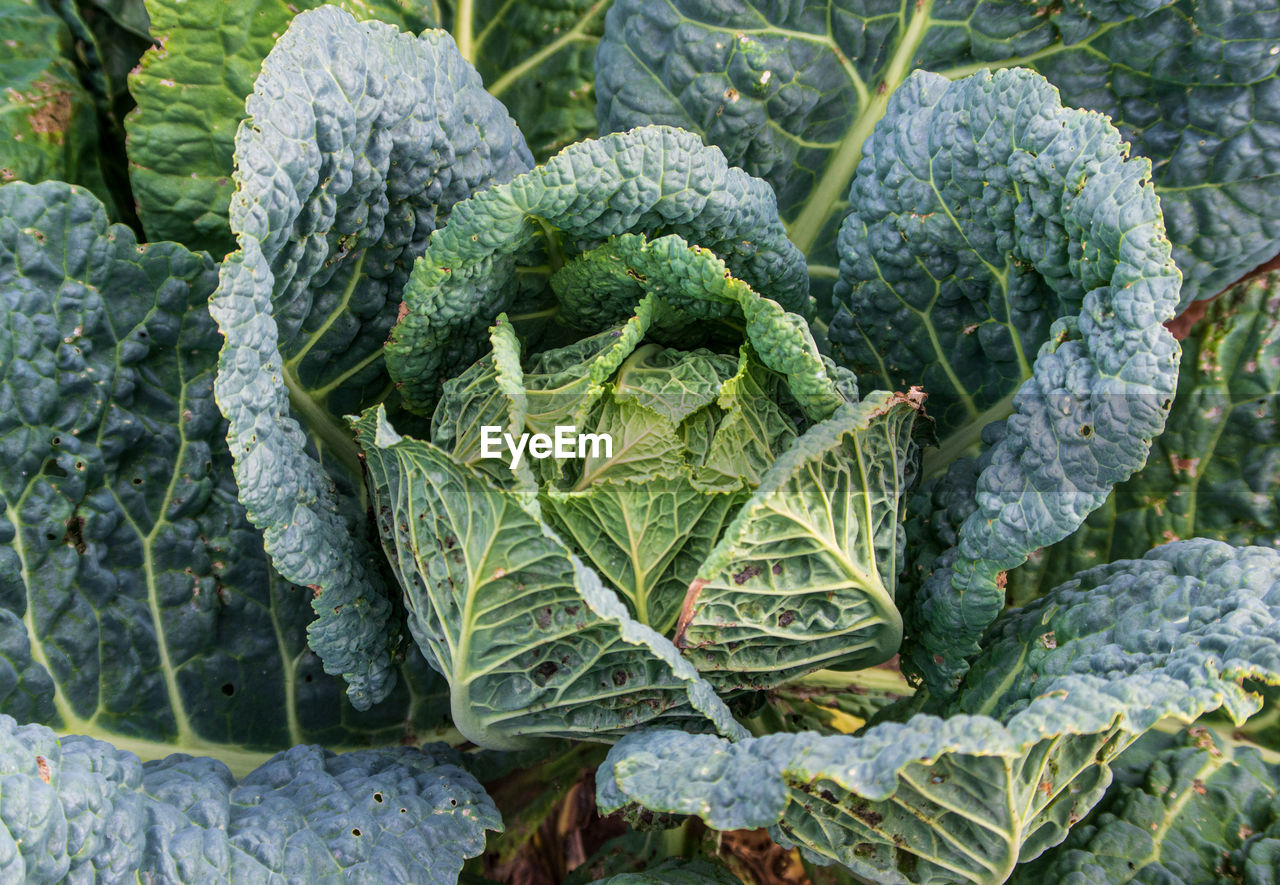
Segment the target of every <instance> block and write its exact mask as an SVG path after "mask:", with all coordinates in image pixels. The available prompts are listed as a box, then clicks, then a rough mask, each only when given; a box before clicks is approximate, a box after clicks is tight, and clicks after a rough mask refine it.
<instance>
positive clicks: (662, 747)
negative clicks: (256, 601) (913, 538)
mask: <svg viewBox="0 0 1280 885" xmlns="http://www.w3.org/2000/svg"><path fill="white" fill-rule="evenodd" d="M1277 615H1280V552H1277V551H1275V550H1270V549H1266V548H1261V547H1247V548H1234V547H1231V546H1229V545H1226V544H1223V543H1221V542H1217V541H1209V540H1194V541H1181V542H1177V543H1174V544H1170V545H1166V546H1165V547H1161V548H1157V549H1156V550H1154V551H1152V552H1151V553H1149V554H1148V555H1147V557H1146V558H1145V559H1142V560H1129V561H1122V562H1118V563H1113V564H1111V565H1109V566H1102V567H1099V568H1097V569H1093V570H1090V571H1087V572H1084V573H1082V574H1081V575H1079V576H1078V577H1077V578H1076V579H1074V580H1073V581H1070V582H1068V583H1066V584H1064V585H1062V586H1061V587H1059V588H1057V589H1055V590H1054V591H1052V592H1051V593H1050V594H1049V595H1047V596H1046V597H1045V598H1043V599H1041V600H1038V601H1037V602H1035V603H1033V604H1031V605H1029V606H1027V607H1025V608H1023V609H1018V610H1015V611H1013V612H1010V613H1008V614H1006V615H1004V616H1003V617H1002V618H1001V620H1000V621H998V622H997V623H996V625H995V626H994V627H993V628H992V630H991V631H990V632H989V633H988V634H987V636H986V637H985V638H984V642H983V650H982V654H981V655H980V656H979V658H978V659H977V660H976V661H975V662H974V666H973V669H972V670H971V671H970V673H969V675H968V677H967V679H966V681H965V683H964V686H963V690H962V692H961V693H960V695H959V697H958V700H957V702H956V704H955V707H954V709H953V710H952V712H951V714H950V715H949V716H947V717H946V718H938V717H936V716H932V715H925V714H919V715H915V716H913V717H911V718H910V719H909V720H908V721H906V722H903V723H898V722H886V723H882V724H880V725H876V726H873V727H872V728H870V729H868V730H867V731H866V732H864V733H863V734H862V735H860V736H859V737H845V736H827V737H821V736H817V735H814V734H805V733H801V734H775V735H769V736H766V737H762V738H750V739H747V740H741V741H738V742H736V743H730V742H728V741H725V740H723V739H721V738H717V737H714V736H712V735H688V734H683V733H680V732H674V731H667V730H644V731H640V732H636V733H633V734H631V735H629V736H627V737H626V738H624V739H623V740H622V741H621V742H619V743H618V744H617V745H616V746H615V747H614V748H613V750H611V752H610V756H609V758H608V759H607V760H606V762H605V766H604V768H603V770H602V776H601V778H600V779H599V782H598V788H597V789H598V799H599V804H600V806H601V808H602V810H604V811H610V810H613V809H616V808H619V807H621V806H624V805H627V804H629V803H639V804H641V805H643V806H645V807H647V808H650V809H652V810H654V811H663V812H676V813H682V814H695V815H697V816H699V817H701V818H702V819H703V820H705V821H706V822H707V823H708V824H709V825H710V826H712V827H714V828H717V829H733V828H738V827H756V826H767V825H777V827H778V829H777V831H776V835H777V836H778V837H780V838H785V839H786V840H789V841H792V842H795V843H798V844H800V845H801V846H803V847H804V848H805V849H806V850H807V853H808V854H809V856H810V857H812V858H814V859H826V860H829V861H837V862H839V863H841V864H843V865H844V866H846V867H848V868H849V869H850V870H852V871H853V872H855V873H856V874H858V875H860V876H863V877H865V878H867V879H869V880H871V881H877V882H903V881H906V882H934V883H940V882H960V883H967V882H982V883H998V882H1003V881H1005V879H1006V878H1007V877H1008V876H1009V875H1010V874H1011V873H1012V872H1013V868H1014V866H1015V864H1017V863H1018V862H1020V861H1026V860H1030V859H1032V858H1034V857H1036V856H1038V855H1039V854H1040V853H1041V852H1043V851H1044V850H1045V849H1046V848H1049V847H1051V846H1053V845H1055V844H1057V843H1058V842H1060V841H1061V840H1062V839H1063V837H1064V836H1065V835H1066V832H1067V829H1068V828H1069V827H1070V826H1071V825H1072V824H1074V823H1075V822H1076V821H1078V820H1079V819H1080V818H1081V817H1083V816H1084V814H1085V813H1086V812H1087V811H1088V810H1089V809H1090V808H1091V807H1092V806H1093V805H1094V804H1095V803H1096V802H1097V801H1098V800H1099V799H1100V798H1101V796H1102V794H1103V792H1104V791H1105V789H1106V787H1107V785H1108V783H1109V781H1110V777H1111V774H1110V770H1109V768H1108V763H1109V762H1110V760H1112V759H1113V758H1114V757H1115V756H1116V755H1117V754H1118V753H1119V752H1120V751H1121V750H1123V749H1124V748H1125V747H1126V746H1127V745H1128V744H1129V743H1131V742H1132V741H1133V740H1134V739H1135V738H1136V737H1137V736H1138V735H1140V734H1141V733H1142V732H1144V731H1146V730H1148V729H1150V728H1151V727H1152V726H1153V725H1154V724H1155V723H1156V722H1157V720H1159V719H1160V718H1161V717H1164V716H1176V717H1178V718H1179V719H1182V720H1184V721H1190V720H1192V719H1194V718H1195V717H1196V716H1198V715H1200V714H1201V713H1202V712H1204V711H1206V710H1210V709H1215V708H1217V707H1223V708H1224V709H1225V710H1227V711H1229V712H1230V714H1231V715H1232V717H1233V718H1234V719H1236V721H1237V722H1238V721H1241V720H1243V718H1244V717H1245V716H1247V715H1248V714H1249V713H1250V712H1252V711H1254V710H1256V709H1257V707H1258V703H1259V701H1258V698H1257V696H1256V695H1250V694H1249V693H1248V692H1247V691H1245V690H1244V689H1243V688H1242V687H1241V685H1240V680H1241V679H1243V678H1255V679H1259V680H1261V681H1265V682H1268V683H1276V682H1280V637H1277V636H1276V633H1275V628H1274V624H1275V621H1276V618H1277Z"/></svg>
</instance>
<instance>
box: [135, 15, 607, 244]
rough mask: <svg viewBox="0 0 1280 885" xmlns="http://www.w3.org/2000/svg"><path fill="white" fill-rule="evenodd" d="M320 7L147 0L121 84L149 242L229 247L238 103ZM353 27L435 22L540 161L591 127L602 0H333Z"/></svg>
mask: <svg viewBox="0 0 1280 885" xmlns="http://www.w3.org/2000/svg"><path fill="white" fill-rule="evenodd" d="M320 5H321V0H294V2H285V0H203V2H196V0H148V3H147V8H148V10H149V11H150V13H151V18H152V33H153V34H154V35H155V37H156V39H157V40H158V41H159V42H160V46H159V47H157V48H156V49H153V50H151V51H150V52H148V53H147V54H146V55H145V56H144V57H143V60H142V64H141V66H140V68H139V70H138V71H137V72H136V73H134V74H133V76H132V77H131V78H130V90H131V91H132V92H133V95H134V98H135V99H136V100H137V103H138V110H137V111H136V112H135V113H133V114H132V115H130V117H129V118H128V121H127V124H128V129H129V161H130V173H131V176H132V179H133V188H134V192H135V194H136V196H137V200H138V209H139V214H140V215H141V217H142V221H143V224H144V225H145V226H146V230H147V234H148V236H149V237H150V238H151V239H174V240H178V241H180V242H182V243H185V244H186V245H188V246H190V247H192V248H199V249H208V250H209V251H211V252H212V253H213V254H214V255H215V256H218V255H224V254H226V253H227V252H229V251H231V250H233V249H235V248H236V245H235V240H234V238H233V233H232V231H231V229H230V227H229V223H228V215H227V207H228V204H229V202H230V200H231V195H232V192H233V190H234V188H235V184H234V181H233V179H232V175H231V172H232V167H233V163H232V151H233V148H234V143H233V141H234V137H235V133H236V127H237V125H238V124H239V122H240V121H241V120H242V119H243V118H244V116H245V113H246V111H245V106H244V102H245V97H246V96H248V95H249V94H250V92H251V91H252V88H253V82H254V79H255V78H256V77H257V75H258V71H259V69H260V67H261V65H262V60H263V59H264V58H265V57H266V55H267V53H268V52H269V51H270V50H271V47H272V46H273V45H274V44H275V42H276V40H277V39H279V37H280V35H281V34H283V33H284V32H285V31H286V29H287V28H288V27H289V23H290V22H291V21H292V20H293V17H294V16H295V15H297V14H298V13H299V12H301V11H305V10H308V9H314V8H316V7H318V6H320ZM337 5H338V6H339V7H340V8H342V9H344V10H346V11H347V12H350V13H351V14H352V15H354V16H355V17H356V18H357V19H360V20H362V21H365V20H376V21H383V22H388V23H390V24H393V25H395V26H396V27H398V28H401V29H403V30H407V31H411V32H412V33H414V34H417V33H418V32H420V31H422V30H423V28H427V27H435V26H437V25H438V26H441V27H443V28H445V29H446V30H448V31H449V32H450V33H451V34H452V36H453V37H454V38H455V39H456V41H457V46H458V49H459V51H460V52H461V54H462V57H463V58H464V59H466V60H467V61H468V62H470V63H471V64H472V65H473V66H475V67H476V68H477V69H478V71H479V72H480V75H481V77H482V78H483V80H484V85H485V88H486V89H487V91H488V92H489V93H490V94H491V95H493V96H494V97H495V98H497V99H499V100H500V101H501V102H502V103H503V104H504V105H505V106H506V107H507V108H508V109H510V112H511V114H512V116H513V117H515V119H516V121H517V122H518V123H519V125H520V127H521V129H522V130H523V132H524V135H525V138H526V139H528V142H529V144H530V146H531V147H532V148H533V151H534V154H535V155H536V156H537V157H538V158H539V159H545V158H546V157H548V156H550V155H551V154H552V153H554V152H555V151H557V150H559V149H560V148H562V147H564V146H565V145H567V144H570V143H572V142H574V141H578V140H580V139H581V138H584V137H586V136H588V135H593V134H594V133H595V131H596V120H595V112H594V109H595V85H594V80H595V73H594V69H593V65H592V59H593V56H594V54H595V46H596V43H597V41H598V40H599V36H600V33H601V32H602V31H603V29H604V12H605V9H607V8H608V5H609V3H608V0H537V2H519V3H509V2H499V0H483V2H478V3H457V2H447V0H446V2H444V3H439V4H433V3H426V2H418V0H337Z"/></svg>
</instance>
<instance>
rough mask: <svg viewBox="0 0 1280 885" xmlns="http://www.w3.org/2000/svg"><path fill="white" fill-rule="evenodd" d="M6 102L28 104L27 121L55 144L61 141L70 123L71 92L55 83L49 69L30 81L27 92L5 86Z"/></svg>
mask: <svg viewBox="0 0 1280 885" xmlns="http://www.w3.org/2000/svg"><path fill="white" fill-rule="evenodd" d="M5 94H6V95H7V96H8V98H9V102H10V103H11V104H14V105H18V106H20V107H23V106H25V107H26V108H27V122H28V123H30V124H31V128H32V129H33V130H34V131H36V132H38V133H40V134H41V135H46V136H49V140H50V141H51V142H53V143H54V144H62V142H63V140H64V138H65V137H66V132H67V126H68V125H69V124H70V123H71V92H70V91H69V90H67V89H65V88H63V87H62V86H60V85H59V84H58V83H56V82H55V81H54V80H53V78H52V76H51V75H50V74H49V73H45V74H44V75H43V76H41V78H40V79H39V80H36V81H35V82H34V83H32V84H31V90H30V91H29V92H19V91H18V90H16V89H6V90H5Z"/></svg>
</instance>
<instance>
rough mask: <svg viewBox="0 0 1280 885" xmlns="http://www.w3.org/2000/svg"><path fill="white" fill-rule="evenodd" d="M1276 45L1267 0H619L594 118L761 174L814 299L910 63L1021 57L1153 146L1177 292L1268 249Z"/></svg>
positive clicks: (1277, 109)
mask: <svg viewBox="0 0 1280 885" xmlns="http://www.w3.org/2000/svg"><path fill="white" fill-rule="evenodd" d="M1277 45H1280V18H1277V16H1276V12H1275V4H1274V3H1273V2H1271V0H1230V2H1201V0H1179V2H1176V3H1173V2H1169V0H1133V2H1113V0H1079V2H1070V3H1058V4H1041V3H1035V2H1012V3H998V4H992V3H983V2H979V0H958V2H947V3H943V2H940V0H921V2H917V0H899V2H881V3H871V2H866V0H823V2H818V3H795V4H790V5H787V6H777V5H776V4H765V3H759V2H752V0H745V2H741V3H737V4H734V5H733V6H731V7H725V6H724V5H722V4H717V3H711V2H706V0H683V2H679V3H677V2H673V0H665V2H657V3H655V2H650V0H619V2H618V3H617V4H616V5H615V6H614V8H613V9H612V10H611V11H610V13H609V15H608V16H607V18H606V20H605V33H604V37H603V39H602V40H601V43H600V50H599V55H598V58H597V61H596V68H597V70H598V72H599V73H598V79H599V83H598V87H597V93H598V102H599V103H598V106H597V113H598V116H599V117H600V127H601V131H602V132H616V131H621V130H625V129H629V128H631V127H633V126H643V125H646V124H651V123H662V124H665V125H668V126H679V127H682V128H684V129H688V130H690V131H693V132H696V133H698V134H699V135H701V136H702V137H703V138H704V140H705V141H706V142H707V143H708V144H714V145H716V146H718V147H720V148H721V149H722V150H723V151H724V152H725V154H726V156H728V158H729V162H731V163H734V164H736V165H741V166H742V167H743V168H744V169H746V171H748V172H750V173H751V174H753V175H758V176H760V177H761V178H763V179H765V180H766V181H768V182H769V183H770V184H771V185H773V186H774V188H776V189H777V191H778V202H779V205H780V206H781V208H782V217H783V218H784V219H785V220H786V223H787V231H788V233H789V234H790V235H791V237H792V239H793V240H794V241H795V243H796V244H797V245H798V246H799V247H800V249H801V250H802V251H803V252H804V253H805V254H806V255H807V256H809V258H810V270H811V273H812V274H813V276H814V280H815V290H816V292H817V294H819V296H820V298H821V299H823V300H824V301H825V296H826V293H829V292H830V288H831V285H832V282H833V281H834V279H835V276H836V264H837V261H838V260H839V258H838V256H839V255H840V250H839V249H838V248H837V247H836V244H835V240H836V233H837V230H838V229H839V227H840V225H841V220H842V219H843V217H844V215H845V213H846V212H847V211H848V205H847V203H846V196H847V195H848V193H849V187H850V181H851V180H853V179H854V178H855V171H856V170H857V169H858V166H859V161H860V159H861V158H862V156H863V155H864V153H865V152H866V146H865V142H866V139H867V137H868V136H869V135H870V134H871V132H872V129H873V127H874V126H875V125H876V124H877V121H878V120H880V118H881V117H883V116H884V115H885V114H886V113H887V109H888V107H889V104H890V102H892V101H893V96H894V95H895V93H896V91H897V90H898V89H900V88H901V87H902V86H903V85H904V84H905V83H907V82H909V75H910V74H911V72H912V71H913V70H925V71H931V72H934V73H937V74H939V75H941V76H943V77H946V78H947V79H949V80H960V79H963V78H965V77H968V76H969V75H971V74H973V73H975V72H976V71H979V70H982V69H984V68H986V69H993V70H994V69H998V68H1012V67H1024V68H1031V69H1033V70H1036V71H1038V72H1039V73H1041V74H1043V75H1044V76H1045V77H1046V78H1048V80H1049V82H1050V83H1052V84H1053V85H1054V86H1056V87H1057V88H1058V89H1059V90H1061V101H1062V104H1063V105H1065V106H1068V107H1084V108H1088V109H1091V110H1095V111H1099V112H1101V113H1104V114H1106V115H1108V116H1109V117H1110V118H1111V120H1112V121H1113V122H1114V123H1115V125H1116V126H1117V127H1118V128H1119V129H1120V132H1121V136H1122V137H1123V138H1124V140H1125V141H1127V142H1129V143H1131V144H1132V145H1133V148H1134V151H1135V152H1136V153H1137V154H1139V155H1141V156H1144V157H1147V158H1148V159H1150V160H1151V163H1152V169H1153V172H1152V182H1153V184H1154V186H1155V189H1156V191H1157V193H1158V194H1159V196H1160V200H1161V203H1162V205H1163V207H1164V214H1165V221H1166V223H1167V224H1168V228H1169V236H1170V239H1171V240H1172V241H1173V243H1174V257H1175V259H1176V260H1177V263H1178V267H1179V268H1181V270H1182V273H1183V276H1184V277H1185V285H1184V288H1183V291H1182V304H1183V306H1185V305H1186V303H1188V302H1190V301H1192V300H1194V299H1198V298H1208V297H1210V296H1212V295H1213V294H1214V293H1216V292H1218V291H1221V290H1222V289H1224V288H1225V287H1226V286H1228V285H1230V284H1231V283H1232V282H1234V281H1235V280H1236V279H1238V278H1239V277H1240V276H1241V275H1242V274H1244V273H1246V272H1248V271H1250V270H1252V269H1253V268H1254V267H1256V266H1257V265H1258V264H1261V263H1262V262H1264V261H1266V260H1267V259H1269V258H1271V257H1272V256H1273V255H1275V253H1276V248H1275V243H1276V240H1277V238H1280V204H1278V203H1277V202H1276V200H1275V194H1276V189H1277V187H1280V166H1277V165H1276V161H1275V157H1276V156H1277V154H1276V149H1277V147H1280V127H1277V125H1276V124H1277V122H1278V121H1280V118H1278V116H1277V115H1280V103H1277V102H1276V101H1275V95H1276V89H1277V82H1278V81H1277V72H1278V70H1280V54H1277V53H1275V52H1273V50H1274V48H1275V46H1277ZM917 131H918V132H920V134H921V135H923V134H924V133H923V130H917ZM863 174H864V173H861V172H859V173H858V175H859V176H861V175H863ZM997 266H998V263H997ZM824 313H825V311H824Z"/></svg>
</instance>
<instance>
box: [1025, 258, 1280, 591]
mask: <svg viewBox="0 0 1280 885" xmlns="http://www.w3.org/2000/svg"><path fill="white" fill-rule="evenodd" d="M1278 406H1280V273H1271V274H1268V275H1265V276H1262V277H1258V278H1256V279H1253V280H1250V281H1249V282H1247V283H1242V284H1241V285H1240V286H1238V287H1236V288H1235V289H1233V290H1231V291H1230V292H1228V293H1226V294H1224V295H1223V296H1222V297H1221V298H1218V299H1216V300H1214V301H1213V302H1212V303H1211V304H1210V305H1209V307H1208V311H1207V313H1206V314H1205V316H1204V318H1203V319H1202V320H1201V321H1200V322H1198V323H1197V324H1196V325H1195V326H1194V327H1193V328H1192V330H1191V334H1190V335H1189V336H1188V337H1187V338H1186V339H1185V340H1183V342H1182V365H1181V369H1180V371H1179V374H1178V395H1177V397H1176V398H1175V399H1174V401H1173V409H1172V410H1171V411H1170V413H1169V421H1168V424H1167V426H1166V427H1165V431H1164V433H1163V434H1162V435H1161V436H1159V437H1158V438H1157V439H1156V441H1155V444H1154V445H1153V446H1152V448H1151V455H1150V457H1149V458H1148V459H1147V465H1146V467H1144V468H1143V469H1142V470H1141V471H1139V472H1138V473H1136V474H1134V475H1133V477H1132V478H1131V479H1129V480H1128V481H1127V482H1123V483H1121V484H1120V485H1118V486H1116V488H1115V491H1114V492H1112V493H1111V497H1110V498H1108V499H1107V502H1106V503H1105V504H1104V505H1103V506H1102V507H1100V508H1099V509H1098V510H1096V511H1094V512H1093V513H1092V514H1090V516H1089V518H1088V519H1087V520H1085V523H1084V525H1082V526H1081V527H1080V528H1079V529H1078V530H1077V531H1076V532H1075V533H1074V534H1072V535H1070V536H1069V537H1067V538H1065V539H1063V540H1062V541H1060V542H1058V543H1057V544H1054V545H1053V546H1051V547H1047V548H1045V549H1043V550H1037V551H1036V552H1035V553H1034V554H1032V556H1031V559H1030V561H1029V562H1028V563H1027V564H1026V565H1024V566H1022V567H1021V568H1018V569H1015V570H1013V571H1011V572H1009V585H1008V590H1007V592H1008V596H1009V599H1010V600H1011V601H1012V602H1013V603H1014V604H1021V603H1023V602H1026V601H1027V600H1029V599H1033V598H1034V597H1035V596H1037V595H1039V594H1040V593H1041V592H1042V590H1043V589H1044V588H1048V587H1052V586H1054V585H1055V584H1057V583H1060V582H1062V581H1064V580H1066V579H1067V578H1068V577H1070V576H1071V575H1072V574H1073V573H1075V572H1077V571H1079V570H1080V569H1084V568H1089V567H1090V566H1094V565H1097V564H1098V563H1102V562H1107V561H1109V560H1112V559H1130V558H1132V557H1135V556H1141V555H1142V554H1144V553H1146V552H1147V550H1148V549H1150V548H1151V547H1153V546H1155V545H1156V544H1164V543H1167V542H1169V541H1174V540H1177V539H1178V538H1192V537H1201V538H1217V539H1218V540H1221V541H1227V542H1228V543H1231V544H1259V545H1262V546H1266V547H1275V546H1280V425H1278V424H1277V420H1278V418H1277V407H1278Z"/></svg>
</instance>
